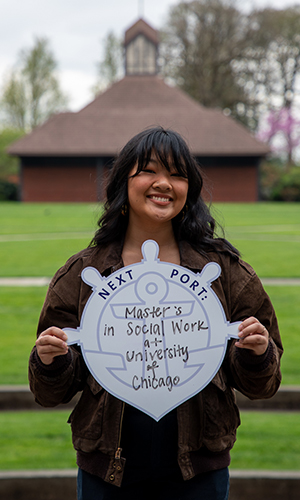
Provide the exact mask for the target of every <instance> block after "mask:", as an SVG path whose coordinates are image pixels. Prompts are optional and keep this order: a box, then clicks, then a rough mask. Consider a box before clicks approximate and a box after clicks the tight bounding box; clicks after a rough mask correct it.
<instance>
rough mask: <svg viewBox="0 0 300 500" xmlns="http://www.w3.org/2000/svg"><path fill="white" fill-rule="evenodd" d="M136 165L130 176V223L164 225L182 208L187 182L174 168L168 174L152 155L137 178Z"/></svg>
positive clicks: (185, 196)
mask: <svg viewBox="0 0 300 500" xmlns="http://www.w3.org/2000/svg"><path fill="white" fill-rule="evenodd" d="M136 170H137V165H135V166H134V168H133V169H132V170H131V172H130V173H129V178H128V205H129V223H131V222H133V223H138V222H142V223H143V224H147V223H150V222H151V223H164V222H169V221H171V220H172V219H173V218H174V217H176V215H178V214H179V212H180V211H181V210H182V209H183V207H184V205H185V203H186V198H187V193H188V180H187V178H185V177H182V176H181V175H179V174H178V173H177V171H176V170H175V168H174V169H172V167H171V171H170V172H169V171H168V170H167V169H166V168H165V167H164V166H163V165H162V164H161V163H160V161H159V160H158V159H157V157H156V156H155V154H154V153H153V154H152V156H151V159H150V162H149V163H148V165H147V166H146V167H145V168H144V169H143V170H142V171H141V172H140V173H139V174H138V175H136V176H135V177H131V176H132V175H134V174H135V173H136Z"/></svg>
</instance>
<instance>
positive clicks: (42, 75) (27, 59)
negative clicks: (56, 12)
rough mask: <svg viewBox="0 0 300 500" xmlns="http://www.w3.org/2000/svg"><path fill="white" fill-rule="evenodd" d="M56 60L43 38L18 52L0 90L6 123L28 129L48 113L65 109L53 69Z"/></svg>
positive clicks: (37, 123) (65, 100) (65, 101)
mask: <svg viewBox="0 0 300 500" xmlns="http://www.w3.org/2000/svg"><path fill="white" fill-rule="evenodd" d="M56 69H57V63H56V61H55V59H54V56H53V54H52V52H51V50H50V48H49V42H48V40H47V39H46V38H36V40H35V43H34V46H33V48H32V49H24V50H22V51H21V52H20V56H19V63H18V64H17V66H16V67H15V68H14V69H12V70H11V72H10V74H9V75H8V77H7V79H6V81H5V83H4V86H3V91H2V98H1V107H2V111H3V114H4V116H5V121H6V123H7V124H8V125H10V126H13V127H17V128H20V129H24V130H25V129H26V130H27V129H29V130H30V129H32V128H34V127H36V126H37V125H39V124H40V123H42V122H44V121H45V120H46V119H47V118H48V117H49V116H50V115H51V114H52V113H54V112H57V111H60V110H62V109H65V107H66V105H67V98H66V96H65V95H64V94H63V93H62V91H61V89H60V86H59V83H58V80H57V77H56V74H55V71H56Z"/></svg>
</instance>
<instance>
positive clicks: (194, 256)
mask: <svg viewBox="0 0 300 500" xmlns="http://www.w3.org/2000/svg"><path fill="white" fill-rule="evenodd" d="M122 248H123V243H122V242H117V243H116V242H114V243H110V244H109V245H107V246H106V247H101V248H97V249H96V252H99V255H100V251H101V259H100V258H99V264H98V269H99V271H100V273H101V274H104V275H105V274H106V272H107V271H108V272H109V274H110V272H111V273H113V272H115V271H117V270H118V269H120V268H121V267H124V263H123V260H122ZM179 252H180V265H181V266H183V267H187V268H189V269H193V270H201V269H202V268H203V267H204V266H205V264H207V262H209V258H208V257H207V258H206V257H204V256H203V255H201V254H199V253H198V252H197V251H196V250H194V249H193V248H192V247H191V245H190V244H189V243H188V242H187V241H181V242H180V243H179Z"/></svg>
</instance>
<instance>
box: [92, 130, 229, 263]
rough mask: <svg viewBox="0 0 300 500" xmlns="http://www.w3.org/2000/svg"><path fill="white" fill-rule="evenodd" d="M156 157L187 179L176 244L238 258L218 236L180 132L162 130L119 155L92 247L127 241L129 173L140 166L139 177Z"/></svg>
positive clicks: (139, 138) (146, 134)
mask: <svg viewBox="0 0 300 500" xmlns="http://www.w3.org/2000/svg"><path fill="white" fill-rule="evenodd" d="M153 153H154V154H155V155H156V157H157V159H158V160H159V161H160V162H161V163H162V164H163V165H164V167H165V168H166V169H167V170H168V171H170V168H171V165H172V169H174V168H175V170H176V171H177V172H178V173H179V174H180V175H183V176H184V177H186V178H187V179H188V186H189V187H188V194H187V199H186V206H185V208H184V209H183V211H182V212H180V213H179V214H178V215H177V216H176V217H174V219H173V220H172V224H173V231H174V234H175V238H176V239H177V241H178V242H179V241H182V240H185V241H187V242H188V243H190V244H191V245H192V246H193V248H194V249H195V250H197V251H198V252H200V253H204V254H206V252H207V251H210V250H214V251H218V252H220V251H223V252H224V251H227V252H229V253H231V254H232V255H234V256H238V255H239V252H238V250H236V249H235V248H234V247H233V246H232V245H231V244H230V243H229V242H228V241H227V240H226V239H224V238H219V237H217V235H216V226H217V224H216V221H215V219H214V218H213V217H212V215H211V213H210V210H209V207H208V206H207V205H206V203H205V202H204V200H203V198H202V196H201V191H202V187H203V178H202V174H201V169H200V166H199V165H198V163H197V161H196V159H195V158H194V157H193V155H192V154H191V152H190V150H189V148H188V146H187V144H186V142H185V141H184V139H183V138H182V137H181V136H180V135H179V134H178V133H177V132H174V131H173V130H170V129H164V128H162V127H155V128H151V129H147V130H144V131H143V132H140V133H139V134H137V135H136V136H134V137H133V138H132V139H131V140H130V141H129V142H128V143H127V144H126V145H125V146H124V148H123V149H122V151H121V152H120V154H119V156H118V157H117V159H116V161H115V163H114V165H113V168H112V170H111V174H110V178H109V182H108V184H107V188H106V191H107V199H106V202H105V205H104V212H103V215H102V216H101V217H100V219H99V221H98V226H99V229H98V230H97V231H96V233H95V236H94V238H93V240H92V241H91V244H90V245H91V246H100V245H106V244H108V243H111V242H113V241H122V240H123V239H124V237H125V233H126V230H127V226H128V213H127V214H126V213H125V215H124V207H126V204H127V203H128V194H127V183H128V176H129V172H130V171H131V170H132V168H133V167H134V166H135V165H137V171H136V174H135V175H138V173H139V172H140V171H141V170H142V169H143V168H145V167H146V166H147V164H148V163H149V161H150V159H151V154H153ZM170 163H171V165H170Z"/></svg>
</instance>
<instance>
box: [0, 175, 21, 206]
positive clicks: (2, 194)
mask: <svg viewBox="0 0 300 500" xmlns="http://www.w3.org/2000/svg"><path fill="white" fill-rule="evenodd" d="M18 198H19V189H18V186H17V185H16V184H14V183H12V182H9V181H3V180H1V179H0V201H17V200H18Z"/></svg>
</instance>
